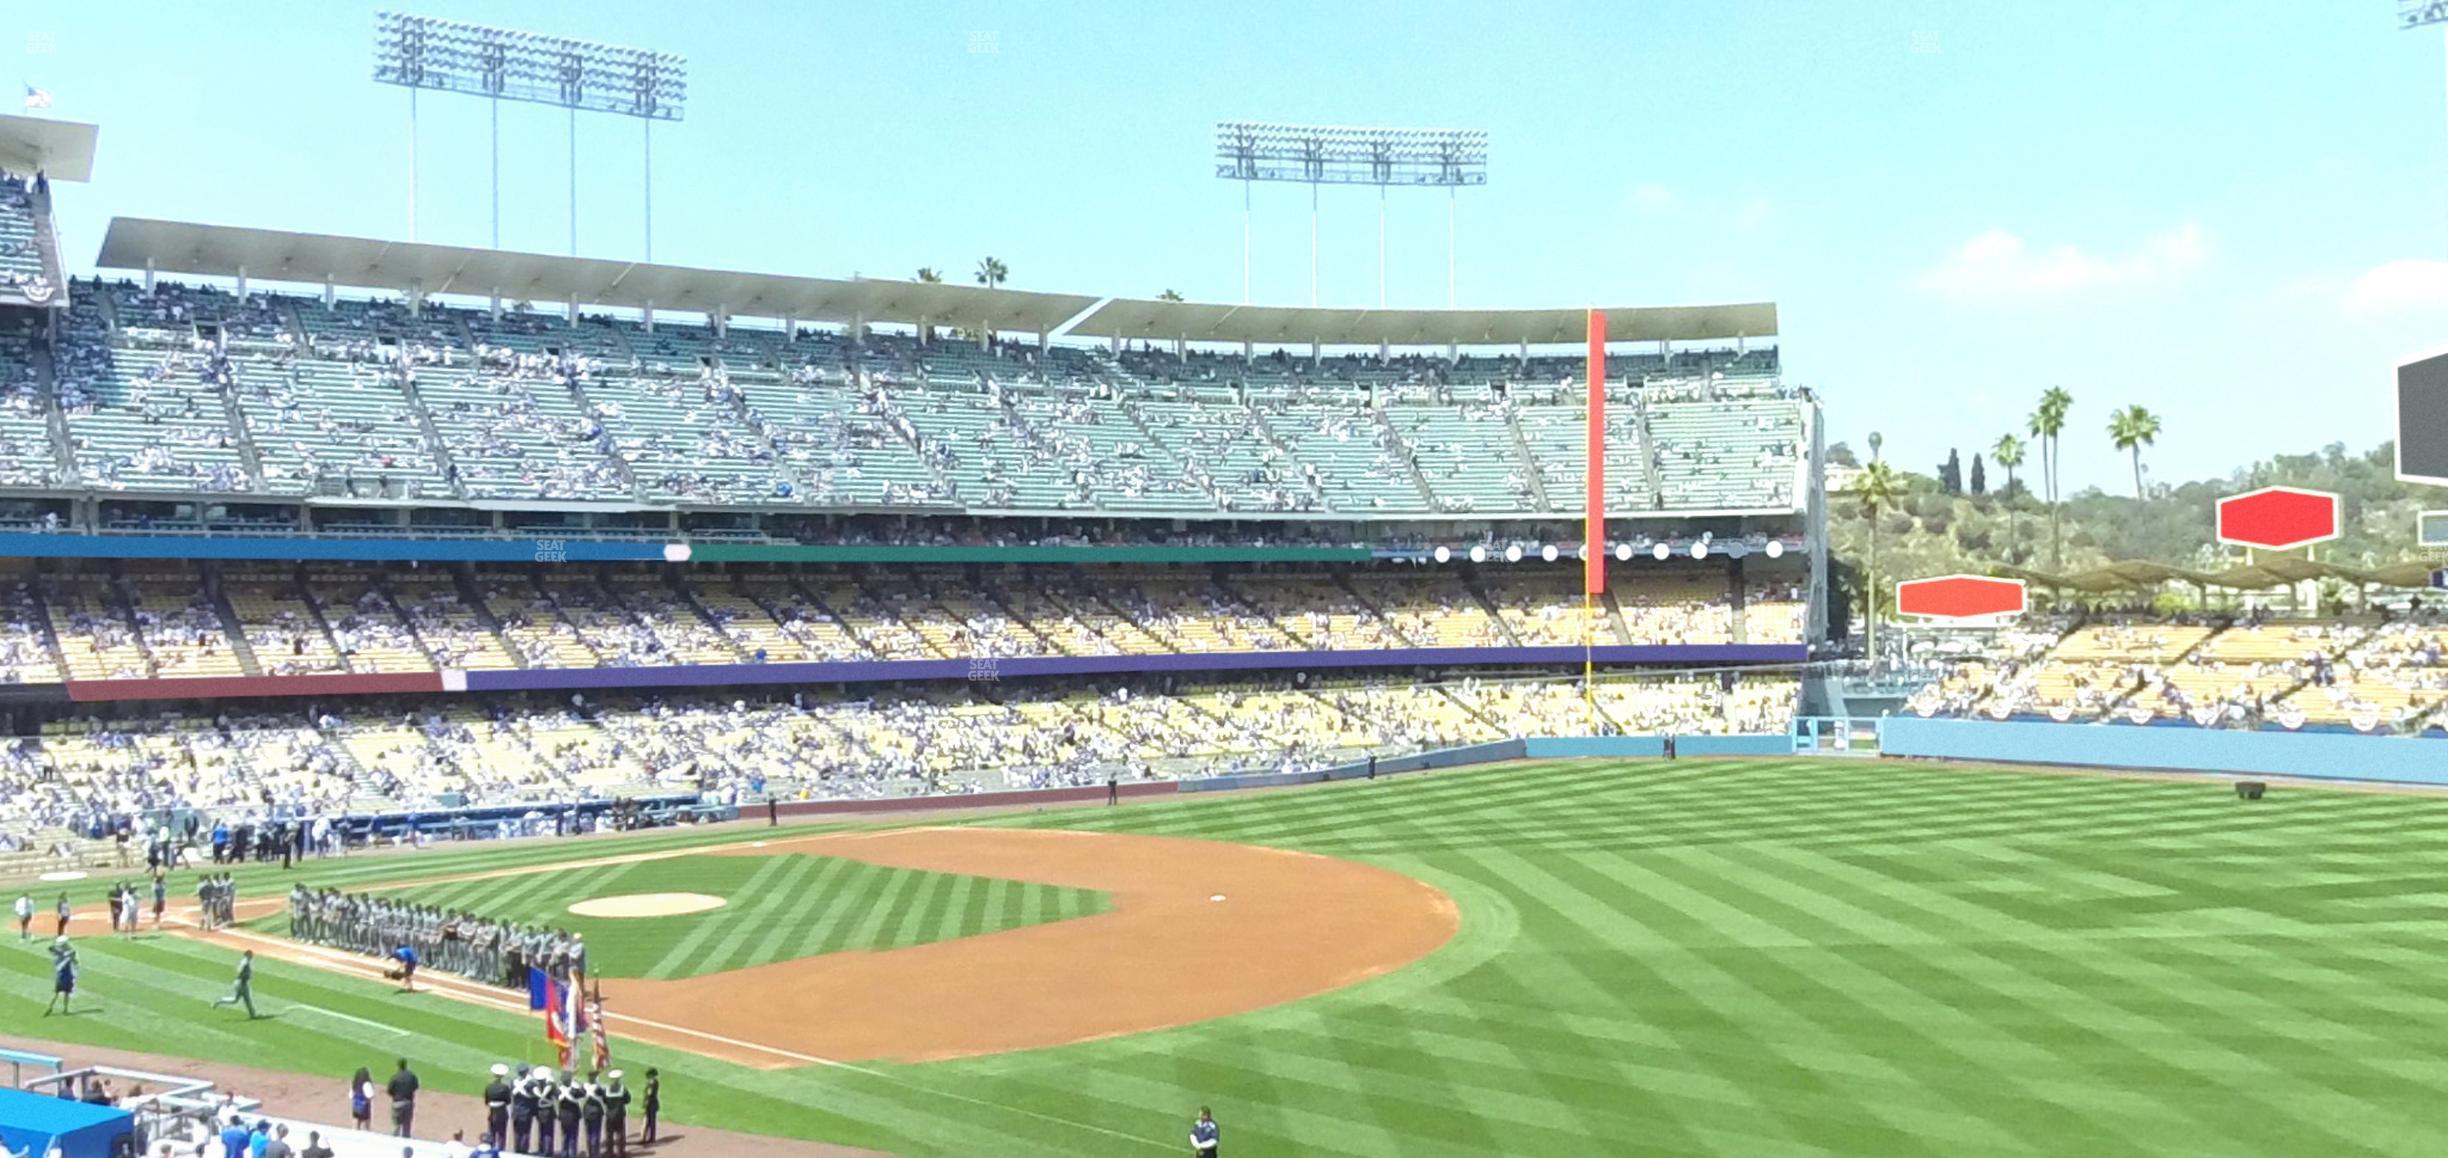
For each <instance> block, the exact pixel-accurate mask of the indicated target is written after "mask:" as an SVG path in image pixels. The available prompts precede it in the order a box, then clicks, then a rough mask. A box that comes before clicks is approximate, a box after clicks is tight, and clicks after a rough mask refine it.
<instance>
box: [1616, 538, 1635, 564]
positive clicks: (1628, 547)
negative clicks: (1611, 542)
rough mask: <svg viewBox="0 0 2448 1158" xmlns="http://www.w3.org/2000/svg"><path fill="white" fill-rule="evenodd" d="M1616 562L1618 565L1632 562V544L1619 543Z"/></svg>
mask: <svg viewBox="0 0 2448 1158" xmlns="http://www.w3.org/2000/svg"><path fill="white" fill-rule="evenodd" d="M1615 561H1616V562H1618V563H1629V562H1631V561H1632V544H1630V543H1617V544H1615Z"/></svg>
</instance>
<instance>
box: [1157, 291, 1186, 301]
mask: <svg viewBox="0 0 2448 1158" xmlns="http://www.w3.org/2000/svg"><path fill="white" fill-rule="evenodd" d="M1156 300H1157V301H1160V302H1178V301H1180V300H1182V296H1181V291H1180V290H1166V291H1165V292H1163V293H1160V294H1157V295H1156Z"/></svg>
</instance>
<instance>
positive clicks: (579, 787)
mask: <svg viewBox="0 0 2448 1158" xmlns="http://www.w3.org/2000/svg"><path fill="white" fill-rule="evenodd" d="M1794 687H1795V685H1794V683H1793V681H1792V680H1791V679H1790V678H1785V677H1765V676H1761V677H1748V678H1746V679H1744V680H1743V681H1741V682H1740V683H1739V684H1738V685H1737V687H1736V689H1735V690H1734V691H1732V692H1730V693H1729V692H1726V691H1724V690H1722V689H1721V687H1720V685H1719V684H1718V682H1717V681H1716V680H1715V679H1714V678H1662V679H1609V680H1604V681H1601V682H1600V684H1599V685H1598V686H1597V688H1596V691H1595V700H1596V704H1597V706H1598V708H1599V710H1600V716H1599V718H1598V720H1597V721H1596V722H1597V723H1598V724H1599V725H1600V726H1602V727H1606V728H1621V729H1626V730H1630V729H1651V728H1654V729H1659V730H1671V731H1674V732H1677V733H1678V734H1683V735H1694V734H1710V733H1723V732H1730V731H1738V730H1743V731H1759V730H1774V729H1776V728H1779V727H1782V726H1783V724H1782V721H1783V720H1784V719H1786V718H1787V717H1789V716H1790V713H1791V711H1792V707H1793V700H1794ZM306 710H307V709H306V708H305V707H303V706H301V707H298V708H295V709H292V710H289V711H284V712H276V713H270V714H257V715H253V716H245V717H237V718H232V719H228V720H226V721H224V722H223V723H222V724H220V725H215V724H214V723H210V722H206V721H204V720H201V719H198V718H194V717H184V716H178V715H175V714H170V715H162V716H153V717H131V718H128V719H125V720H119V721H113V722H110V723H109V724H107V725H105V724H103V723H101V722H98V721H91V720H84V719H69V720H61V721H58V722H55V723H53V724H51V725H47V726H46V727H45V728H44V730H43V732H42V734H41V735H40V736H37V737H32V738H29V739H28V740H26V741H24V742H22V743H20V744H18V745H16V746H15V747H13V748H11V749H10V750H9V751H8V753H7V754H6V758H5V759H0V834H7V835H9V836H11V837H12V838H13V839H34V838H36V837H38V836H41V835H43V834H49V833H53V832H55V831H56V830H58V829H60V828H62V827H63V826H65V827H67V828H70V829H84V828H86V827H87V826H89V825H92V824H94V823H96V822H97V818H98V817H100V816H103V815H110V814H115V813H118V812H121V811H124V810H128V809H136V808H143V807H149V806H166V805H168V804H170V803H172V802H178V803H185V804H194V805H200V806H205V807H213V808H222V809H253V808H256V807H259V806H261V804H262V803H263V802H264V801H266V800H272V801H276V802H279V803H281V804H282V805H284V806H294V807H298V808H301V809H304V810H307V811H309V812H312V811H320V810H326V809H329V810H337V809H341V808H348V809H353V810H357V811H361V812H362V811H371V810H375V809H383V808H399V807H414V806H420V805H429V804H431V803H433V802H435V801H439V800H443V799H446V798H448V799H465V800H468V801H471V802H475V803H516V802H521V801H545V800H566V799H569V798H570V797H571V796H572V795H578V796H584V797H592V798H602V797H607V796H611V795H616V794H620V793H625V792H633V791H642V790H649V789H664V790H668V789H672V788H683V789H686V788H694V787H699V786H709V787H718V786H722V785H731V786H735V787H738V788H740V789H741V790H742V791H755V790H757V789H759V788H762V790H763V791H765V792H768V793H770V794H773V795H775V796H778V797H782V798H786V799H828V798H842V797H850V798H859V797H873V796H880V795H903V794H908V793H911V792H919V791H932V792H970V791H979V790H988V789H996V788H1005V787H1044V786H1053V785H1067V784H1096V783H1102V782H1103V781H1104V779H1105V778H1106V777H1107V776H1119V777H1122V778H1124V779H1133V780H1136V779H1142V778H1166V777H1176V776H1192V775H1207V774H1215V773H1222V772H1228V771H1235V770H1243V771H1246V770H1261V771H1272V770H1277V769H1283V768H1304V767H1316V766H1319V765H1321V764H1324V763H1328V762H1333V761H1336V760H1342V759H1351V758H1357V757H1359V756H1360V755H1362V754H1364V753H1366V752H1369V751H1383V752H1400V751H1410V750H1416V749H1419V748H1425V747H1438V746H1446V745H1451V744H1460V743H1474V742H1482V741H1487V740H1494V739H1501V738H1503V737H1506V736H1517V735H1545V734H1566V735H1569V734H1579V733H1582V732H1585V731H1587V730H1588V729H1589V728H1590V727H1591V725H1592V723H1593V720H1592V717H1591V715H1590V709H1589V702H1588V700H1587V699H1586V698H1585V696H1584V694H1583V692H1582V689H1581V688H1580V685H1579V683H1578V682H1577V681H1573V680H1564V679H1554V678H1546V679H1499V680H1482V679H1475V678H1474V679H1463V680H1454V681H1446V682H1442V683H1418V682H1413V681H1410V680H1385V679H1344V680H1337V681H1331V682H1328V683H1325V684H1322V685H1311V686H1296V685H1294V684H1292V683H1289V682H1286V681H1283V680H1277V679H1246V678H1245V679H1236V680H1229V681H1225V682H1209V683H1204V684H1200V683H1189V684H1185V685H1184V686H1182V687H1180V688H1178V689H1176V690H1174V691H1172V692H1170V693H1167V692H1164V691H1159V690H1156V689H1148V688H1134V687H1130V686H1127V685H1114V684H1099V683H1094V682H1086V683H1082V682H1069V683H1059V682H1058V683H1055V684H1031V685H1026V686H1014V687H1009V688H1004V687H997V686H994V685H979V684H974V683H962V684H952V685H944V684H933V685H925V686H919V687H913V688H901V689H877V690H869V691H858V690H854V689H840V688H809V689H803V690H801V691H799V692H796V693H793V694H791V695H789V696H787V697H785V696H781V695H779V694H775V695H766V696H759V697H756V698H754V699H750V698H744V697H735V696H732V695H729V694H721V693H716V694H702V695H701V694H678V695H670V696H634V695H626V694H619V693H614V694H609V695H607V696H605V697H603V698H601V699H600V700H598V699H597V698H596V697H592V696H590V697H589V700H588V702H587V703H586V704H584V705H583V706H579V705H573V704H569V703H563V702H560V701H559V700H558V699H556V698H555V697H552V696H545V695H539V696H534V697H510V698H509V699H507V700H505V701H502V702H496V703H479V702H477V701H473V700H457V701H449V702H445V703H439V704H437V703H433V702H430V701H421V702H418V703H417V704H415V705H414V706H412V707H403V706H401V705H397V704H392V705H385V704H382V703H379V702H378V703H364V704H358V703H337V704H332V705H327V706H324V707H321V708H319V709H317V714H316V715H315V716H314V717H313V718H308V717H307V716H306V715H305V714H304V713H305V712H306Z"/></svg>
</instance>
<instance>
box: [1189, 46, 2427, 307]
mask: <svg viewBox="0 0 2448 1158" xmlns="http://www.w3.org/2000/svg"><path fill="white" fill-rule="evenodd" d="M2442 2H2443V3H2448V0H2442ZM1487 140H1488V136H1487V132H1486V131H1485V130H1482V129H1371V128H1355V127H1348V126H1337V125H1286V124H1276V123H1274V122H1270V121H1218V122H1216V130H1215V146H1216V176H1218V177H1221V178H1224V179H1225V180H1227V181H1239V182H1241V301H1242V304H1244V305H1247V304H1248V303H1249V300H1250V186H1251V184H1253V183H1255V182H1258V181H1298V182H1301V183H1304V184H1306V185H1308V186H1309V304H1310V305H1313V306H1314V305H1316V304H1318V186H1320V185H1375V186H1376V187H1377V304H1378V305H1379V306H1380V307H1383V306H1384V305H1385V304H1386V300H1385V299H1386V190H1387V189H1388V188H1390V187H1392V186H1395V185H1412V186H1423V187H1428V188H1435V187H1440V186H1441V187H1443V188H1444V190H1445V305H1446V306H1447V307H1448V308H1450V307H1452V305H1453V304H1454V215H1455V204H1454V203H1455V199H1456V191H1457V190H1459V189H1460V188H1461V187H1462V186H1464V185H1485V184H1487Z"/></svg>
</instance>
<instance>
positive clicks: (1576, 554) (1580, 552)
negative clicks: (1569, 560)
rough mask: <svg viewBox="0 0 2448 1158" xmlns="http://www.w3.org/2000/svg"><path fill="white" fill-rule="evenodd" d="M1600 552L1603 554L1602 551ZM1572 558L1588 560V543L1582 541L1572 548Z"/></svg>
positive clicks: (1585, 561)
mask: <svg viewBox="0 0 2448 1158" xmlns="http://www.w3.org/2000/svg"><path fill="white" fill-rule="evenodd" d="M1600 553H1601V554H1604V552H1600ZM1573 558H1575V559H1579V560H1581V561H1582V562H1584V563H1587V562H1589V544H1587V543H1583V544H1581V545H1580V546H1578V547H1575V548H1573Z"/></svg>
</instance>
